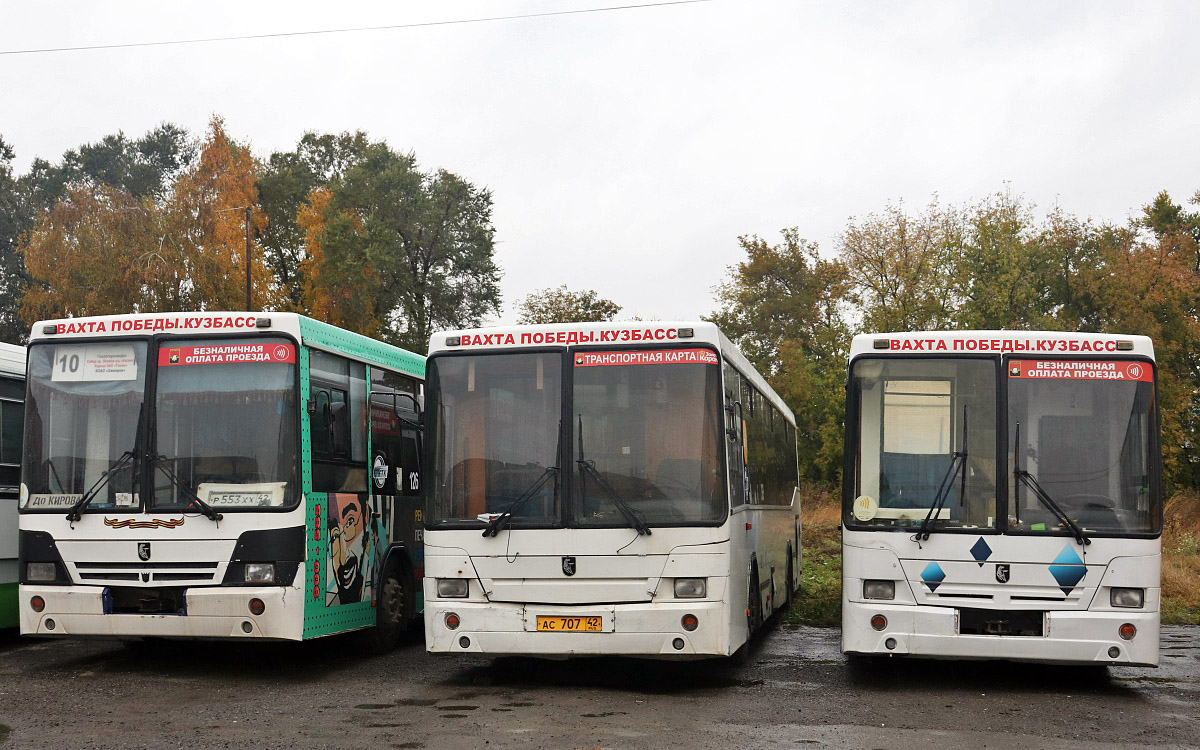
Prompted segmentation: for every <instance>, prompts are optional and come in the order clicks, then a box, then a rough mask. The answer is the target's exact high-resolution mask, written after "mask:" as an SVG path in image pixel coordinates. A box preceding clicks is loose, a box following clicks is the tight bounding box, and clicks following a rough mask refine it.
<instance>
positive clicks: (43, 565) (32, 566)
mask: <svg viewBox="0 0 1200 750" xmlns="http://www.w3.org/2000/svg"><path fill="white" fill-rule="evenodd" d="M57 568H58V566H57V565H55V564H54V563H52V562H31V563H26V564H25V577H26V578H27V579H29V580H30V581H53V580H54V579H55V578H57V577H58V570H57Z"/></svg>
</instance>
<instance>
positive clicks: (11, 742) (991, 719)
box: [0, 627, 1200, 750]
mask: <svg viewBox="0 0 1200 750" xmlns="http://www.w3.org/2000/svg"><path fill="white" fill-rule="evenodd" d="M1162 637H1163V652H1162V655H1163V659H1162V662H1163V664H1162V666H1161V667H1160V668H1159V669H1135V668H1113V669H1107V670H1106V669H1103V668H1090V667H1088V668H1067V667H1040V666H1028V665H1018V664H999V663H967V662H958V663H955V662H925V661H896V662H888V663H885V664H884V665H882V666H871V665H867V666H862V665H858V664H847V662H846V660H845V659H844V658H843V657H842V655H841V653H840V652H839V644H838V632H837V631H836V630H825V629H817V628H801V629H799V630H791V629H785V628H778V629H775V630H773V631H771V632H769V633H767V634H766V635H765V636H764V637H763V638H762V639H761V640H760V641H759V642H758V644H757V648H756V649H755V650H754V651H753V653H752V655H751V657H750V658H749V659H748V660H747V661H746V662H745V663H744V664H740V665H734V664H729V663H695V664H671V663H663V662H650V661H636V660H628V659H586V660H575V661H565V662H552V661H539V660H531V659H497V660H489V659H481V658H474V657H457V656H448V655H437V656H434V655H431V654H427V653H425V651H424V649H423V646H422V645H421V643H420V641H419V639H416V638H414V639H413V640H412V641H411V642H410V643H408V644H406V645H405V646H403V647H402V648H400V649H399V650H397V651H396V652H395V653H393V654H391V655H390V656H387V657H381V658H370V657H366V656H361V655H360V648H359V645H358V643H357V641H355V640H354V639H352V638H336V639H327V640H324V641H318V642H315V643H307V644H296V645H276V644H211V643H210V644H162V645H146V644H137V645H132V646H129V645H124V644H121V643H118V642H111V641H32V640H22V639H19V638H17V637H13V636H9V637H7V638H6V639H0V722H2V723H3V724H4V725H6V726H7V727H8V728H9V731H8V732H7V734H6V737H5V739H4V741H3V748H5V749H7V748H18V747H19V748H24V747H37V748H102V747H104V748H107V747H153V748H162V747H189V748H190V747H203V748H211V747H219V748H225V747H244V746H254V747H261V748H273V747H368V746H369V747H381V748H386V747H395V748H437V749H438V750H454V749H456V748H480V747H488V748H492V747H495V748H508V747H520V748H542V747H544V748H593V747H612V748H619V747H632V748H660V747H688V748H710V747H711V748H731V747H764V748H777V747H791V748H794V747H798V746H802V745H812V746H826V747H839V748H841V747H845V748H884V747H886V748H908V747H911V748H920V749H921V750H929V748H931V747H936V748H943V747H945V748H963V749H964V750H966V749H968V748H969V749H970V750H978V749H979V748H1019V749H1020V750H1035V749H1036V748H1056V749H1073V748H1085V747H1086V748H1096V747H1137V746H1142V747H1151V746H1152V747H1155V748H1168V747H1197V746H1200V628H1198V627H1166V628H1164V629H1163V636H1162ZM2 731H3V730H2V729H0V732H2Z"/></svg>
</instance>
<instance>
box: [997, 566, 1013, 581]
mask: <svg viewBox="0 0 1200 750" xmlns="http://www.w3.org/2000/svg"><path fill="white" fill-rule="evenodd" d="M1009 572H1010V571H1009V567H1008V563H997V564H996V581H997V582H999V583H1008V576H1009Z"/></svg>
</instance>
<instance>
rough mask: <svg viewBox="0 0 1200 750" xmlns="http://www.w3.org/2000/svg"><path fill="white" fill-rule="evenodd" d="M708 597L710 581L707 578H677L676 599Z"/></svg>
mask: <svg viewBox="0 0 1200 750" xmlns="http://www.w3.org/2000/svg"><path fill="white" fill-rule="evenodd" d="M707 595H708V579H706V578H676V579H675V598H676V599H703V598H704V597H705V596H707Z"/></svg>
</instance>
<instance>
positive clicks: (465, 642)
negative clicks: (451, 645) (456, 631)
mask: <svg viewBox="0 0 1200 750" xmlns="http://www.w3.org/2000/svg"><path fill="white" fill-rule="evenodd" d="M458 645H460V646H462V647H463V648H470V647H471V639H470V638H468V637H466V636H465V635H464V636H462V637H461V638H459V639H458Z"/></svg>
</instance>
